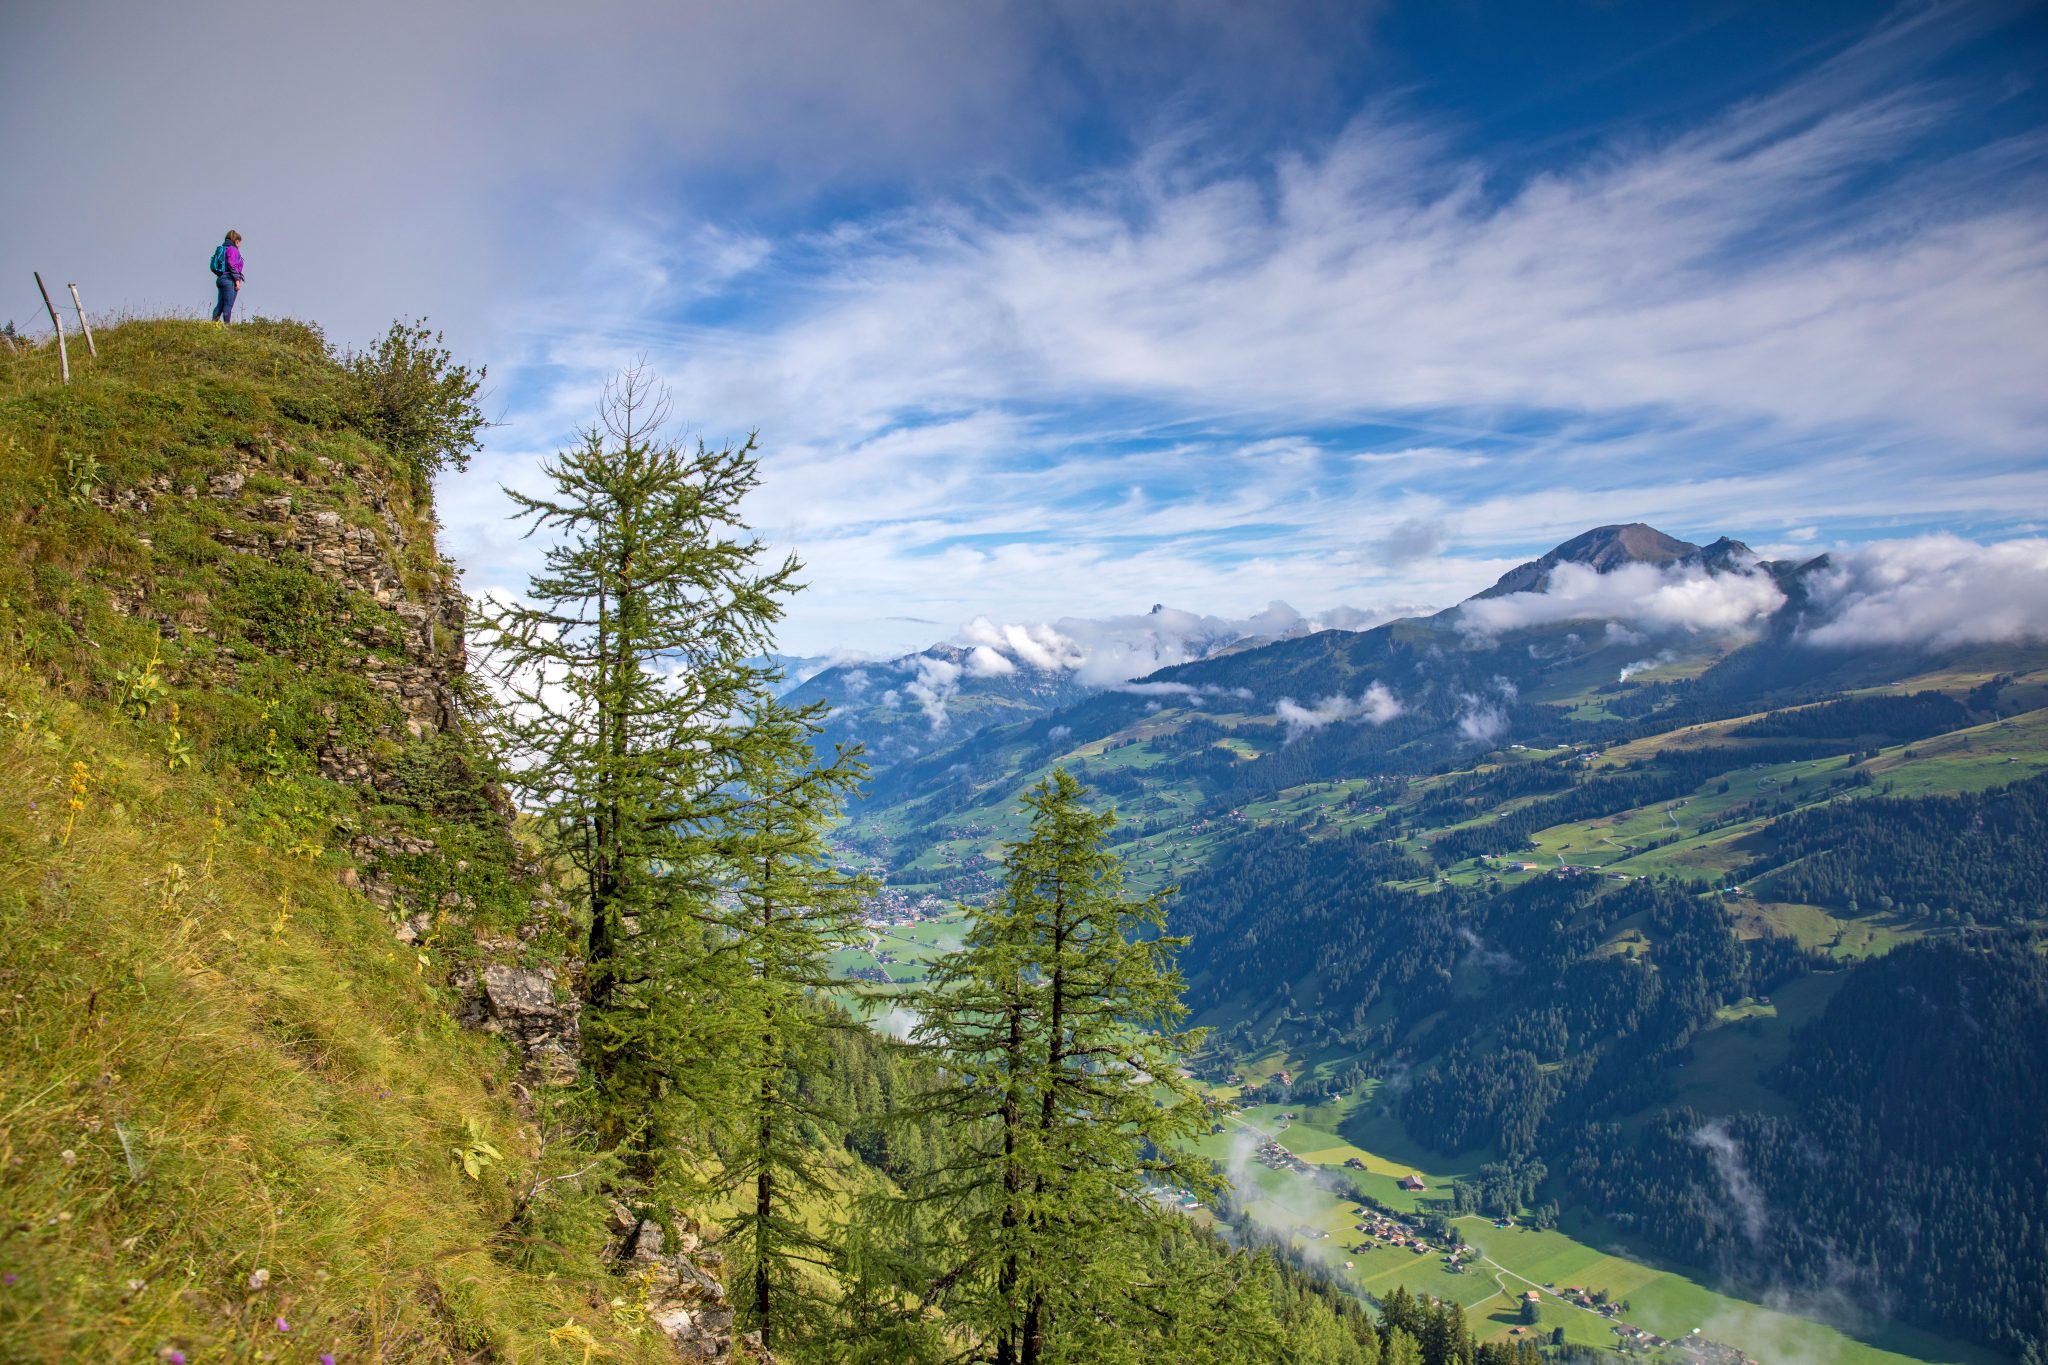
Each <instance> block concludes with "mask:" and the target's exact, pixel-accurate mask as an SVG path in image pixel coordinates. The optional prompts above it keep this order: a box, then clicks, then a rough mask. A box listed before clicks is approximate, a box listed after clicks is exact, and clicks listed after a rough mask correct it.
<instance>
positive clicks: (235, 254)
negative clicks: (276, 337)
mask: <svg viewBox="0 0 2048 1365" xmlns="http://www.w3.org/2000/svg"><path fill="white" fill-rule="evenodd" d="M212 267H213V286H214V290H215V292H216V293H217V294H218V296H219V297H218V300H217V301H216V302H215V303H214V305H213V320H214V321H215V322H223V323H225V322H233V321H234V320H235V295H236V294H237V293H239V292H240V291H241V288H242V234H241V233H239V232H236V231H235V230H234V229H232V228H230V229H229V230H228V235H227V236H226V237H224V238H222V239H221V244H220V245H219V246H217V247H215V248H214V249H213V261H212Z"/></svg>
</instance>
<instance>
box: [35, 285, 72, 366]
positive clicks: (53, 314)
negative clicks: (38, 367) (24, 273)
mask: <svg viewBox="0 0 2048 1365" xmlns="http://www.w3.org/2000/svg"><path fill="white" fill-rule="evenodd" d="M34 273H35V277H36V292H37V293H39V294H41V295H42V296H43V307H45V308H47V309H49V310H50V325H51V326H52V327H55V328H56V329H57V364H58V367H59V368H60V369H62V370H63V372H64V382H65V383H67V384H69V383H70V382H71V353H70V352H68V351H66V350H65V349H64V319H62V318H60V317H58V316H57V305H56V304H54V303H51V302H50V291H49V290H47V289H45V288H43V272H42V271H40V270H38V271H36V272H34Z"/></svg>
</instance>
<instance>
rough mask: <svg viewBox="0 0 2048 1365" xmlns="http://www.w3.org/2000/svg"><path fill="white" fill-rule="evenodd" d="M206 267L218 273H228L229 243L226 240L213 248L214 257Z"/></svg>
mask: <svg viewBox="0 0 2048 1365" xmlns="http://www.w3.org/2000/svg"><path fill="white" fill-rule="evenodd" d="M206 268H207V269H208V270H211V271H212V272H213V273H214V274H216V275H225V274H226V273H227V269H228V244H227V243H226V242H222V243H221V244H220V245H219V246H217V247H215V248H214V249H213V259H212V260H211V261H209V262H207V265H206Z"/></svg>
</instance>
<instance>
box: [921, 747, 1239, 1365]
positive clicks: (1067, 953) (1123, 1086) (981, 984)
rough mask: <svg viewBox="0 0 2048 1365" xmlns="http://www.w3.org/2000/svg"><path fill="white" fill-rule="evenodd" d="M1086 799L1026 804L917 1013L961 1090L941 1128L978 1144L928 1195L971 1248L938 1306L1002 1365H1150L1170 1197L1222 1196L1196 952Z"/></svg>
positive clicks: (1053, 781)
mask: <svg viewBox="0 0 2048 1365" xmlns="http://www.w3.org/2000/svg"><path fill="white" fill-rule="evenodd" d="M1085 795H1086V793H1085V791H1084V789H1083V788H1082V787H1081V785H1080V784H1079V783H1078V782H1076V781H1075V780H1074V778H1073V777H1072V776H1071V775H1070V774H1068V773H1067V772H1066V771H1065V770H1064V769H1058V770H1055V771H1054V772H1053V774H1052V775H1051V776H1050V777H1048V778H1046V779H1045V781H1044V782H1042V783H1040V784H1039V785H1038V786H1037V787H1035V788H1033V789H1032V790H1031V791H1030V792H1029V793H1028V794H1027V795H1026V796H1025V798H1024V802H1023V804H1024V809H1025V812H1026V814H1027V816H1028V819H1029V834H1028V836H1027V837H1026V838H1024V839H1023V840H1022V841H1020V842H1019V843H1017V844H1016V845H1014V846H1013V847H1012V848H1011V849H1010V850H1009V853H1008V855H1007V857H1006V858H1005V862H1004V885H1003V890H1002V892H1001V894H1000V895H999V896H997V897H996V899H995V900H994V901H993V902H992V903H991V904H990V905H988V906H985V907H981V908H978V909H975V910H974V911H972V914H971V926H970V928H969V931H968V933H967V935H966V939H965V943H964V945H963V947H962V949H961V951H959V952H958V953H955V954H953V955H952V956H950V957H949V958H945V959H942V960H941V961H940V962H939V963H937V964H936V965H935V967H934V969H933V971H932V973H931V976H930V979H929V982H928V985H927V988H926V989H925V990H924V991H923V992H922V993H920V995H919V996H918V998H917V1008H918V1011H919V1013H920V1016H921V1022H920V1023H919V1025H918V1027H917V1028H916V1030H915V1031H914V1033H913V1038H914V1040H915V1041H916V1043H917V1044H918V1045H919V1046H921V1047H923V1048H924V1049H926V1050H927V1051H929V1052H930V1053H931V1055H932V1056H933V1057H934V1058H935V1059H936V1060H937V1061H938V1062H939V1064H940V1065H942V1066H943V1067H944V1068H945V1069H946V1071H947V1073H948V1074H949V1075H950V1076H952V1077H954V1078H956V1080H957V1084H954V1085H951V1086H948V1087H945V1088H942V1089H940V1090H938V1091H936V1092H935V1093H934V1095H933V1097H932V1100H931V1112H932V1115H933V1117H935V1118H938V1119H940V1120H941V1121H944V1122H947V1123H949V1124H951V1125H952V1126H954V1127H955V1128H956V1129H958V1130H960V1131H962V1132H964V1133H967V1134H970V1135H971V1136H970V1139H969V1140H968V1141H966V1142H965V1143H963V1144H962V1147H961V1152H962V1154H961V1155H960V1156H959V1157H958V1158H957V1159H956V1160H954V1161H953V1162H952V1163H950V1164H949V1165H948V1166H947V1167H946V1168H944V1169H943V1170H942V1171H941V1173H940V1175H939V1177H938V1178H937V1179H936V1180H935V1181H934V1182H933V1183H932V1186H931V1188H930V1190H929V1195H930V1197H933V1198H936V1199H940V1200H943V1201H947V1202H949V1203H950V1204H952V1205H953V1217H952V1225H953V1226H954V1227H955V1228H956V1229H958V1233H959V1237H960V1243H959V1246H958V1248H957V1251H956V1255H955V1257H954V1260H953V1264H952V1265H951V1266H950V1267H949V1268H948V1269H947V1271H946V1272H945V1274H944V1275H943V1276H942V1280H943V1283H942V1285H941V1286H940V1287H939V1295H940V1297H941V1298H942V1299H943V1300H944V1301H945V1302H946V1303H947V1311H948V1314H949V1316H951V1317H953V1318H955V1319H956V1320H958V1321H961V1322H963V1323H965V1324H969V1325H971V1327H972V1328H973V1329H974V1330H976V1331H978V1332H980V1333H981V1334H983V1336H984V1337H985V1338H986V1340H987V1342H988V1345H989V1351H990V1354H991V1355H992V1357H993V1359H994V1360H995V1361H996V1362H998V1365H1050V1362H1055V1361H1077V1360H1091V1361H1116V1360H1126V1359H1128V1360H1138V1359H1143V1358H1144V1357H1145V1355H1146V1354H1147V1351H1148V1341H1150V1340H1152V1339H1153V1337H1154V1336H1155V1335H1156V1333H1155V1331H1154V1330H1153V1329H1154V1328H1155V1327H1157V1326H1158V1325H1159V1324H1162V1323H1165V1322H1167V1321H1170V1314H1168V1315H1164V1316H1162V1311H1161V1310H1162V1309H1164V1308H1165V1307H1166V1306H1167V1305H1166V1303H1165V1299H1166V1297H1167V1295H1166V1287H1165V1286H1164V1285H1163V1284H1162V1283H1161V1282H1160V1281H1159V1280H1158V1279H1157V1278H1156V1277H1155V1276H1154V1275H1152V1274H1151V1273H1150V1267H1151V1264H1152V1261H1153V1257H1152V1247H1153V1245H1154V1242H1155V1239H1156V1238H1157V1236H1158V1233H1159V1227H1160V1220H1161V1219H1162V1218H1166V1217H1170V1216H1175V1215H1170V1214H1168V1213H1167V1212H1166V1211H1165V1210H1164V1209H1163V1208H1162V1206H1161V1204H1160V1202H1159V1199H1158V1198H1157V1196H1158V1194H1159V1192H1160V1191H1161V1190H1163V1189H1168V1188H1178V1189H1183V1190H1191V1191H1194V1192H1196V1193H1198V1194H1208V1193H1210V1192H1213V1191H1214V1190H1215V1189H1216V1188H1217V1183H1218V1182H1217V1179H1216V1177H1215V1175H1214V1173H1213V1171H1212V1170H1211V1168H1210V1166H1209V1164H1208V1163H1207V1162H1206V1161H1204V1160H1202V1159H1200V1158H1199V1157H1194V1156H1191V1155H1190V1154H1189V1149H1188V1147H1187V1145H1186V1144H1187V1143H1188V1142H1189V1141H1190V1140H1191V1139H1193V1138H1195V1137H1197V1136H1200V1135H1202V1134H1204V1133H1206V1132H1207V1131H1208V1127H1209V1124H1210V1122H1211V1119H1212V1108H1211V1106H1210V1105H1209V1104H1208V1103H1207V1102H1206V1101H1205V1100H1204V1099H1203V1097H1202V1096H1201V1095H1200V1094H1199V1093H1198V1092H1197V1091H1196V1090H1195V1089H1194V1087H1193V1086H1192V1085H1191V1084H1190V1083H1189V1082H1188V1081H1187V1080H1186V1079H1185V1078H1184V1077H1183V1076H1182V1075H1181V1072H1180V1063H1181V1059H1182V1057H1183V1056H1184V1055H1185V1054H1186V1053H1187V1052H1188V1051H1189V1050H1191V1049H1192V1048H1193V1047H1195V1046H1196V1045H1198V1044H1199V1041H1200V1037H1199V1034H1197V1033H1195V1032H1192V1031H1189V1030H1187V1029H1185V1028H1183V1027H1182V1022H1183V1020H1184V1019H1185V1016H1186V1007H1185V1006H1183V1005H1182V1004H1181V1000H1180V995H1181V987H1182V982H1181V978H1180V975H1179V973H1178V971H1177V970H1176V969H1175V967H1174V957H1175V954H1176V952H1177V951H1178V949H1179V948H1180V947H1181V946H1182V944H1183V943H1184V941H1185V940H1182V939H1177V938H1172V937H1169V936H1167V935H1166V934H1165V933H1164V929H1165V922H1166V897H1165V894H1164V893H1162V894H1160V895H1154V896H1149V897H1144V898H1132V897H1131V896H1129V895H1127V894H1126V893H1125V890H1124V884H1123V868H1122V864H1121V862H1120V861H1119V860H1118V859H1117V857H1116V856H1115V855H1114V854H1113V853H1111V852H1110V851H1109V850H1108V849H1107V847H1106V842H1107V839H1108V836H1109V833H1110V831H1111V829H1112V828H1113V827H1114V825H1115V819H1116V817H1115V815H1114V814H1113V813H1110V812H1100V813H1098V812H1096V811H1093V810H1091V809H1090V808H1089V807H1088V806H1087V804H1086V803H1085V801H1084V797H1085Z"/></svg>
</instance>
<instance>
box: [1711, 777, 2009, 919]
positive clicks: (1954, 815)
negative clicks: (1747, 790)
mask: <svg viewBox="0 0 2048 1365" xmlns="http://www.w3.org/2000/svg"><path fill="white" fill-rule="evenodd" d="M1759 838H1760V840H1762V841H1764V842H1765V845H1766V849H1767V851H1765V852H1764V853H1763V854H1761V855H1760V856H1759V857H1758V858H1757V859H1756V860H1755V861H1754V862H1752V863H1751V864H1750V866H1749V868H1748V870H1747V873H1746V875H1747V877H1748V878H1749V879H1750V880H1751V881H1753V882H1759V883H1760V887H1759V889H1760V892H1761V894H1764V895H1766V896H1768V897H1769V898H1770V899H1773V900H1782V901H1795V902H1801V903H1804V904H1809V905H1824V906H1828V907H1830V908H1834V909H1841V910H1846V911H1848V912H1850V913H1851V914H1856V913H1865V912H1871V911H1878V912H1898V913H1902V914H1907V915H1910V916H1912V917H1913V918H1915V919H1918V920H1922V921H1926V922H1930V923H1935V924H1963V925H1968V924H2009V923H2017V922H2020V921H2025V920H2037V919H2040V918H2041V917H2042V915H2043V909H2044V907H2043V905H2042V888H2043V887H2044V886H2048V775H2043V776H2038V777H2033V778H2029V779H2027V780H2026V781H2023V782H2015V783H2013V784H2011V785H2009V786H2005V787H1998V788H1995V789H1993V790H1990V791H1985V792H1970V793H1965V794H1963V795H1958V796H1916V797H1892V796H1876V797H1872V798H1870V799H1868V800H1863V801H1844V802H1835V803H1832V804H1829V805H1825V806H1820V807H1818V808H1815V809H1812V810H1804V811H1799V812H1796V813H1794V814H1792V815H1789V816H1787V817H1785V818H1784V819H1782V820H1779V821H1778V822H1777V823H1775V824H1773V825H1771V826H1770V827H1769V828H1768V829H1767V830H1765V831H1764V833H1763V834H1762V835H1760V836H1759Z"/></svg>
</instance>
